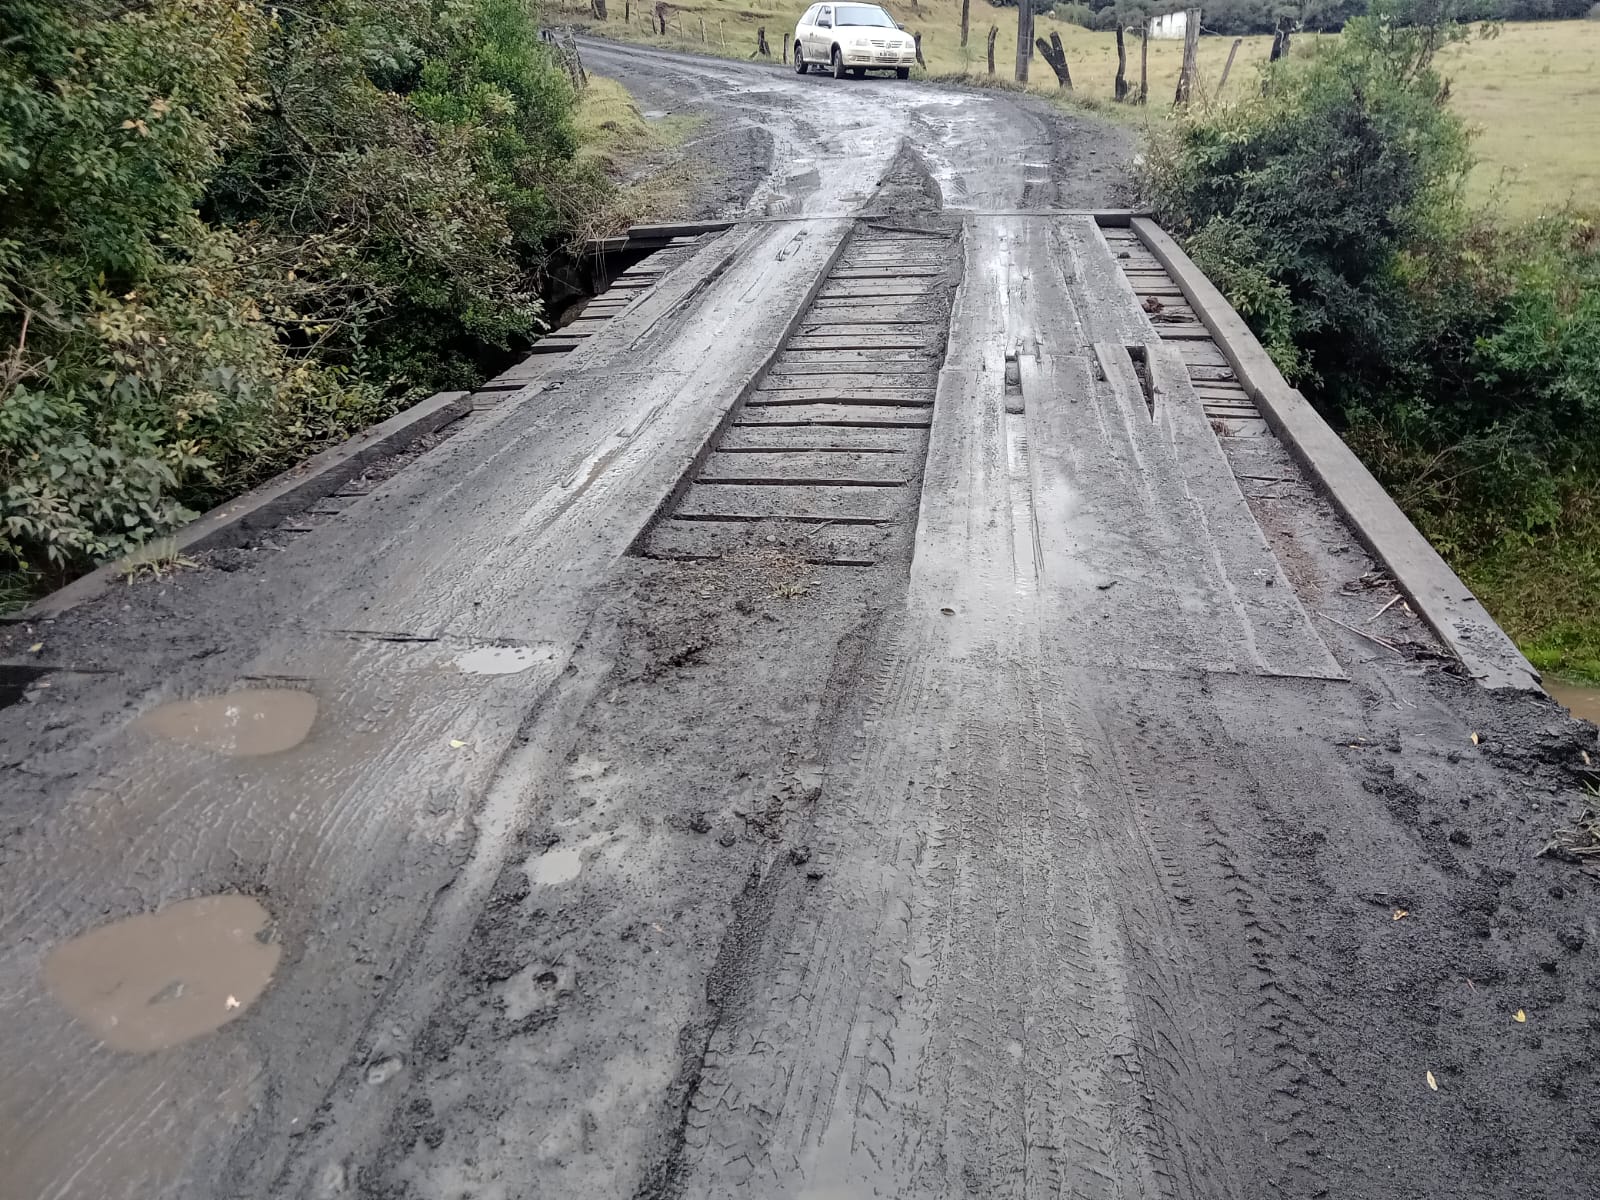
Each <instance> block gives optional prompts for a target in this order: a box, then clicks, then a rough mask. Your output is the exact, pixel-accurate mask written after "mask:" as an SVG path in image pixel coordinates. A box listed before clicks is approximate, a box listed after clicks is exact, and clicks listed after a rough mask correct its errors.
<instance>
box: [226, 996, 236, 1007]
mask: <svg viewBox="0 0 1600 1200" xmlns="http://www.w3.org/2000/svg"><path fill="white" fill-rule="evenodd" d="M223 1007H224V1008H238V1007H239V1001H238V998H237V997H234V996H229V997H228V999H227V1002H226V1003H225V1004H224V1005H223Z"/></svg>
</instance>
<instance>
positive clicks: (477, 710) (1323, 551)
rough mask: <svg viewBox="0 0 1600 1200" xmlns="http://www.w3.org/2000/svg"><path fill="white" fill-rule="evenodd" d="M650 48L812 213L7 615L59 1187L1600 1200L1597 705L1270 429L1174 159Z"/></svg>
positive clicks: (22, 1036) (17, 771)
mask: <svg viewBox="0 0 1600 1200" xmlns="http://www.w3.org/2000/svg"><path fill="white" fill-rule="evenodd" d="M586 57H587V60H588V62H589V66H590V68H591V69H592V70H597V71H600V72H602V73H604V74H608V75H612V76H614V77H616V78H619V79H620V80H622V82H624V83H625V84H627V85H628V86H629V87H630V88H632V89H635V91H636V94H638V95H639V96H640V97H641V99H642V101H643V102H644V104H645V105H646V107H651V108H659V109H678V108H682V107H685V106H689V105H694V106H696V107H698V108H699V109H700V110H702V111H704V112H706V113H708V114H709V115H710V120H709V122H708V124H707V125H706V127H705V128H704V130H703V131H702V133H701V135H700V139H701V140H700V141H699V142H698V143H696V144H695V145H693V146H691V148H690V152H691V153H696V154H700V155H703V161H704V163H705V165H706V185H705V187H704V188H703V189H702V193H701V200H700V203H701V205H702V208H703V209H704V211H706V212H707V213H712V212H722V213H724V214H728V213H732V212H733V211H734V210H737V211H738V215H748V216H752V217H756V218H760V219H759V220H753V221H748V222H744V223H741V224H740V225H739V226H738V227H736V228H735V229H733V230H731V231H729V232H728V233H726V234H723V235H721V236H719V237H715V238H706V239H704V240H703V241H702V242H701V243H700V244H698V245H697V246H696V247H695V248H694V249H693V251H692V253H691V254H688V255H686V259H687V261H684V262H682V263H681V264H680V265H678V266H676V267H675V268H674V269H673V270H672V271H671V272H670V273H668V274H666V275H664V276H663V277H662V278H661V279H660V280H659V281H658V282H656V283H654V284H653V285H652V286H651V287H650V288H649V289H648V290H647V291H646V292H645V293H644V294H642V295H641V296H640V297H639V298H638V299H637V300H635V301H633V302H632V303H631V304H629V305H628V306H626V308H625V309H624V310H623V311H621V312H620V313H619V315H617V316H615V317H614V318H612V319H611V321H610V322H609V323H608V324H607V325H606V327H605V329H604V331H603V332H600V333H598V334H596V335H595V336H594V337H592V338H591V339H590V340H589V342H588V343H587V344H585V345H584V346H583V347H582V349H581V350H579V351H576V352H574V354H573V355H572V357H571V358H570V359H569V360H567V361H566V362H564V363H562V364H561V365H560V366H559V367H557V368H555V369H553V370H552V372H551V373H550V374H549V375H548V376H546V378H545V379H543V380H542V381H540V382H539V383H536V384H535V385H534V386H532V387H531V388H529V389H528V390H527V391H526V392H524V393H521V394H519V395H517V396H515V397H512V398H511V399H509V400H506V401H505V402H504V403H501V404H499V405H498V406H496V407H493V408H485V409H484V410H483V411H481V412H478V413H475V414H474V415H473V417H472V418H471V419H469V420H468V421H466V422H464V423H463V426H462V428H461V429H460V431H459V432H457V433H455V435H454V436H453V437H450V438H449V439H448V440H445V441H443V442H442V444H440V445H438V446H437V447H435V448H433V449H432V450H430V451H428V452H427V453H426V454H424V455H422V456H421V457H419V458H417V459H416V460H415V461H414V462H411V463H409V464H408V465H406V466H404V468H403V469H401V470H398V471H397V472H396V473H394V474H392V475H391V476H389V477H388V478H387V479H383V480H380V481H375V482H374V483H373V484H372V485H371V486H370V488H369V489H365V490H362V491H361V492H360V494H354V493H352V494H351V495H350V496H348V497H346V498H344V499H343V500H342V501H341V502H340V503H339V504H338V505H336V506H334V507H335V508H336V509H337V511H336V512H334V511H332V510H330V513H329V514H328V515H327V516H326V517H325V518H320V519H312V518H311V517H308V518H306V519H304V520H297V521H291V522H286V523H285V525H284V526H283V527H282V528H280V529H279V530H276V531H274V532H272V533H270V534H268V535H264V536H263V537H262V538H261V539H260V540H259V541H258V542H257V543H256V544H255V545H253V546H252V547H250V548H248V549H246V550H243V551H227V552H220V553H218V554H215V555H212V556H209V557H208V558H207V559H206V560H205V561H204V562H203V563H202V564H201V565H200V566H199V567H198V568H195V569H188V570H181V571H177V572H175V573H172V574H169V575H165V576H163V577H161V578H158V579H154V580H150V579H147V580H144V581H141V582H138V583H137V584H135V585H133V586H130V587H126V588H121V587H119V588H118V589H116V590H115V591H113V592H112V593H110V594H108V595H107V596H105V597H103V598H101V599H100V600H97V601H95V602H93V603H91V604H88V605H85V606H83V607H81V608H78V609H76V610H74V611H72V612H71V613H69V614H67V615H65V616H62V617H61V618H59V619H57V620H55V621H53V622H50V623H43V622H37V623H31V624H28V625H25V626H15V627H12V628H11V629H9V630H8V631H6V633H5V640H4V643H3V645H0V653H3V655H4V656H5V660H6V661H7V662H25V663H28V664H32V665H34V666H43V667H48V668H50V669H51V671H50V673H49V674H45V675H42V676H40V677H39V678H38V679H37V680H36V681H35V682H34V683H33V684H32V685H31V686H29V687H28V688H27V689H26V690H25V691H22V692H21V694H20V695H18V697H17V698H16V702H14V703H11V704H10V705H8V706H7V707H4V708H0V767H3V768H4V770H5V781H6V782H5V790H4V796H3V800H0V817H3V824H0V838H3V841H0V934H3V938H0V946H3V951H0V953H3V959H0V1012H3V1015H4V1028H5V1031H6V1032H5V1037H4V1039H3V1043H0V1164H3V1166H0V1195H3V1196H4V1197H6V1200H11V1198H12V1197H17V1198H24V1197H25V1198H35V1197H39V1198H43V1197H50V1198H66V1197H93V1198H95V1200H99V1198H102V1197H104V1198H106V1200H122V1198H133V1197H151V1196H162V1197H192V1198H195V1200H211V1198H213V1197H222V1196H230V1197H232V1196H237V1197H256V1196H273V1197H295V1198H299V1197H335V1196H341V1195H343V1196H371V1197H417V1198H419V1200H421V1198H428V1200H433V1198H441V1200H442V1198H446V1197H448V1198H451V1200H454V1198H457V1197H467V1196H471V1197H478V1198H483V1200H490V1198H496V1200H497V1198H522V1197H579V1196H582V1197H590V1196H594V1197H656V1196H662V1197H665V1196H688V1197H702V1196H706V1197H710V1196H740V1197H754V1196H759V1197H779V1196H795V1197H799V1196H806V1197H824V1196H826V1197H867V1196H890V1195H893V1196H904V1197H932V1196H956V1195H961V1196H981V1197H988V1196H1018V1197H1023V1196H1027V1197H1032V1196H1045V1195H1049V1196H1072V1197H1102V1196H1103V1197H1132V1196H1161V1197H1173V1198H1179V1197H1182V1198H1184V1200H1190V1198H1206V1200H1209V1198H1212V1197H1218V1198H1220V1197H1238V1198H1245V1197H1259V1196H1283V1197H1310V1196H1329V1197H1337V1198H1339V1200H1347V1198H1359V1197H1374V1198H1377V1197H1383V1198H1392V1197H1412V1196H1415V1197H1425V1196H1426V1197H1436V1196H1450V1197H1483V1198H1486V1200H1487V1198H1490V1197H1493V1198H1495V1200H1501V1198H1505V1197H1519V1198H1520V1197H1569V1196H1570V1197H1589V1196H1593V1195H1595V1194H1597V1193H1600V1166H1597V1165H1596V1164H1597V1159H1596V1154H1595V1149H1596V1144H1597V1138H1600V1096H1597V1089H1596V1083H1595V1074H1594V1065H1593V1063H1594V1038H1595V1030H1596V1029H1597V1028H1600V1024H1597V1022H1600V972H1597V969H1596V951H1595V942H1596V938H1597V937H1600V928H1597V914H1600V906H1597V904H1596V891H1595V887H1596V881H1595V880H1594V879H1592V878H1590V877H1587V876H1585V875H1584V874H1583V873H1582V872H1581V871H1580V870H1579V868H1578V867H1577V866H1576V865H1573V864H1570V863H1566V862H1563V861H1561V860H1559V859H1556V858H1551V857H1536V856H1537V855H1538V852H1539V851H1540V849H1541V848H1542V847H1543V846H1544V845H1545V843H1546V841H1547V840H1548V839H1549V837H1550V834H1551V832H1552V830H1553V829H1555V828H1556V827H1557V826H1559V825H1560V824H1561V823H1562V821H1563V819H1564V817H1565V814H1566V813H1567V811H1568V810H1569V808H1570V807H1571V806H1572V805H1573V803H1574V802H1575V799H1576V796H1577V789H1578V784H1577V782H1576V780H1577V775H1576V774H1575V773H1574V771H1575V769H1576V768H1579V767H1581V765H1582V764H1583V762H1584V757H1585V755H1590V756H1592V755H1593V754H1594V753H1595V752H1596V751H1597V748H1596V747H1595V743H1594V731H1593V729H1592V728H1591V727H1585V726H1580V725H1578V724H1576V723H1574V722H1572V721H1570V720H1568V719H1567V718H1566V717H1565V715H1564V714H1563V713H1562V711H1561V710H1560V709H1559V708H1557V707H1556V706H1554V705H1553V704H1551V703H1550V702H1548V701H1546V700H1544V699H1543V698H1541V697H1537V696H1532V695H1528V694H1526V693H1491V692H1489V691H1486V690H1484V689H1483V688H1481V687H1479V686H1478V685H1476V684H1474V683H1472V682H1470V681H1467V680H1463V679H1461V678H1460V677H1459V676H1458V675H1457V674H1455V673H1452V672H1451V671H1450V670H1449V669H1448V665H1449V664H1448V663H1447V662H1446V661H1445V658H1444V656H1442V655H1441V654H1440V653H1439V648H1438V647H1437V646H1436V645H1435V644H1434V643H1433V642H1432V640H1431V638H1430V636H1429V635H1428V633H1427V631H1426V629H1425V627H1424V626H1423V625H1422V624H1421V623H1420V622H1419V621H1418V620H1416V619H1415V618H1414V617H1412V616H1411V615H1410V614H1409V613H1408V611H1407V609H1406V608H1405V606H1404V605H1401V604H1390V603H1389V602H1390V601H1391V600H1392V599H1393V597H1394V592H1393V589H1392V586H1391V585H1389V584H1388V583H1387V582H1386V580H1385V579H1384V578H1383V577H1382V575H1381V573H1380V572H1377V571H1375V569H1374V564H1373V563H1372V561H1371V560H1370V559H1369V558H1368V557H1367V555H1366V554H1365V552H1364V551H1363V550H1362V549H1361V547H1360V546H1359V545H1358V543H1357V542H1356V541H1355V539H1354V538H1353V537H1352V535H1351V534H1350V532H1349V530H1347V529H1346V528H1345V527H1344V526H1343V525H1342V524H1341V523H1340V521H1339V520H1338V519H1337V518H1336V517H1335V516H1334V514H1333V511H1332V510H1331V509H1330V507H1329V506H1328V505H1327V504H1326V503H1325V502H1324V501H1323V500H1322V499H1321V498H1320V497H1319V495H1318V494H1317V492H1316V491H1315V490H1314V489H1313V488H1312V487H1311V486H1310V485H1309V484H1308V482H1307V481H1306V479H1305V477H1304V476H1303V475H1302V473H1301V471H1300V468H1299V467H1298V466H1297V465H1296V464H1295V462H1294V461H1293V460H1292V459H1291V458H1290V457H1289V456H1288V454H1287V453H1285V452H1284V450H1283V449H1282V447H1281V446H1279V445H1278V444H1277V443H1276V441H1275V439H1274V438H1272V437H1271V436H1270V435H1268V434H1266V432H1265V430H1264V429H1257V428H1256V427H1257V426H1259V425H1260V422H1259V421H1257V420H1254V419H1253V418H1250V417H1248V416H1240V417H1237V418H1236V417H1229V416H1213V415H1211V414H1212V410H1211V409H1209V408H1207V407H1206V406H1205V401H1204V400H1203V398H1202V395H1201V393H1202V392H1204V391H1206V390H1207V386H1206V385H1207V381H1208V380H1210V379H1214V378H1216V377H1214V376H1208V375H1207V374H1206V372H1207V371H1209V370H1211V369H1212V368H1210V367H1209V366H1208V365H1207V363H1206V361H1205V359H1204V347H1200V350H1199V352H1197V353H1192V354H1189V355H1188V356H1187V357H1184V356H1180V354H1179V353H1178V352H1177V351H1176V350H1175V349H1173V348H1172V346H1171V345H1169V344H1164V343H1162V341H1161V339H1160V338H1158V337H1157V336H1156V335H1155V334H1154V333H1153V332H1152V329H1153V326H1152V324H1151V323H1150V322H1149V321H1148V320H1147V319H1146V318H1147V315H1148V314H1149V309H1148V308H1147V307H1146V308H1141V306H1140V305H1139V304H1138V303H1137V302H1136V300H1135V293H1134V292H1133V291H1132V290H1131V289H1130V287H1129V285H1128V284H1127V283H1126V282H1125V281H1124V279H1123V275H1122V274H1121V273H1120V272H1121V271H1123V270H1126V268H1119V265H1118V264H1119V261H1123V260H1119V259H1118V258H1117V257H1116V255H1117V254H1118V253H1122V252H1121V251H1113V250H1112V249H1111V246H1112V242H1111V241H1109V240H1108V238H1107V236H1106V235H1105V234H1104V233H1102V232H1101V231H1099V230H1098V229H1097V227H1096V226H1095V224H1094V222H1093V221H1092V220H1091V219H1088V218H1085V217H1082V216H1074V215H1071V210H1083V209H1089V208H1094V207H1102V206H1106V205H1109V204H1114V203H1115V202H1116V200H1117V198H1118V197H1117V195H1116V188H1117V186H1118V184H1119V182H1120V179H1121V170H1122V164H1123V162H1124V161H1125V157H1126V155H1127V153H1128V152H1129V145H1128V140H1127V138H1126V137H1125V136H1124V135H1122V134H1121V133H1119V132H1117V131H1114V130H1107V129H1104V128H1101V127H1098V126H1095V125H1093V124H1089V123H1086V122H1084V121H1081V120H1076V119H1073V118H1069V117H1066V116H1063V115H1061V114H1059V113H1056V112H1054V111H1052V110H1050V109H1049V108H1048V107H1047V106H1044V105H1042V104H1039V103H1038V102H1034V101H1027V100H1019V99H1016V98H1013V97H1009V96H1006V95H1003V94H986V93H981V94H980V93H962V92H953V91H942V90H937V89H933V88H928V87H922V86H917V85H906V84H898V83H895V82H893V81H884V82H872V81H868V82H865V83H858V82H835V81H833V80H831V79H825V78H821V77H810V76H808V77H804V78H800V77H796V76H794V75H792V74H784V73H781V72H780V71H779V70H778V69H775V68H768V67H759V66H753V65H752V66H741V65H737V64H727V63H716V64H710V63H704V62H698V61H696V60H693V59H688V58H681V57H678V56H672V55H660V54H653V53H650V52H648V51H643V50H640V49H638V48H633V47H629V48H627V49H625V50H624V49H608V48H601V47H590V48H588V49H587V50H586ZM868 327H870V329H869V328H868ZM864 330H865V332H864ZM1128 346H1134V347H1136V348H1138V347H1143V348H1144V349H1143V351H1142V352H1141V353H1140V354H1139V356H1137V357H1134V356H1130V355H1129V354H1128V353H1127V351H1126V347H1128ZM850 347H854V348H850ZM774 355H776V357H774ZM841 364H842V365H841ZM1218 402H1219V403H1220V402H1221V401H1218ZM1374 638H1377V639H1380V640H1377V641H1375V640H1373V639H1374Z"/></svg>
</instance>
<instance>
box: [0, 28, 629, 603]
mask: <svg viewBox="0 0 1600 1200" xmlns="http://www.w3.org/2000/svg"><path fill="white" fill-rule="evenodd" d="M572 102H573V96H572V92H571V88H570V84H569V83H568V82H567V79H566V77H565V74H564V72H563V71H561V70H560V69H559V68H558V67H557V66H556V65H555V64H554V63H552V62H551V61H550V60H549V58H548V57H547V54H546V51H545V49H544V47H542V46H541V45H540V43H539V41H538V36H537V28H536V25H535V22H534V19H533V14H532V11H531V9H530V6H529V4H528V3H527V0H302V2H299V3H296V4H294V5H287V6H283V7H282V8H272V7H270V6H267V5H259V6H258V5H254V4H247V3H219V2H218V0H5V3H4V5H3V7H0V338H3V341H0V577H3V576H5V575H6V574H7V573H8V572H9V573H12V574H15V573H16V572H18V571H21V572H23V573H26V574H29V575H37V574H39V573H40V572H43V573H45V574H47V575H49V576H50V577H52V578H59V577H60V576H61V575H63V574H65V573H68V572H70V571H73V570H78V569H81V568H82V567H84V566H86V565H88V564H90V563H92V562H93V561H95V560H97V559H102V558H105V557H108V556H113V555H119V554H122V553H125V552H126V551H128V550H129V549H130V548H132V547H133V546H135V545H137V544H138V543H139V542H140V541H142V540H144V539H146V538H148V537H150V536H152V535H155V534H159V533H163V532H165V531H167V530H170V529H171V528H172V527H173V526H174V525H176V524H177V523H179V522H180V521H182V520H184V519H186V518H187V517H188V516H189V515H190V513H191V512H192V511H193V510H194V509H195V508H200V507H204V506H207V505H209V504H211V503H214V502H217V501H219V500H221V499H222V498H224V497H226V496H227V495H230V494H233V493H235V492H237V491H238V490H239V489H240V488H242V487H245V486H248V485H249V484H250V483H253V482H254V481H256V480H258V479H260V478H262V477H263V476H265V475H267V474H270V473H271V472H272V471H274V470H278V469H281V468H282V467H284V466H286V465H288V464H289V463H290V462H293V461H295V460H296V459H298V458H299V457H302V456H303V455H304V454H306V453H307V452H309V451H310V450H313V449H315V448H317V447H318V446H320V445H323V444H325V443H326V442H328V441H330V440H333V439H336V438H339V437H342V436H345V435H348V434H349V433H350V432H353V431H354V430H355V429H358V428H360V427H362V426H364V425H367V424H370V423H371V422H372V421H373V420H376V419H379V418H381V417H382V416H384V415H386V414H387V413H388V412H390V411H392V410H393V408H394V406H395V404H396V403H398V402H399V400H400V399H402V398H403V397H406V396H408V395H412V394H415V393H417V392H420V391H423V390H425V389H428V388H431V387H436V386H441V385H443V384H445V383H447V382H457V381H460V382H467V381H469V380H475V379H476V378H481V373H482V364H483V363H484V362H485V360H486V359H487V358H488V357H489V356H491V355H492V354H493V352H494V350H495V349H496V348H503V347H507V346H512V345H515V344H517V343H518V342H519V341H526V340H527V339H528V338H529V337H530V336H531V335H532V334H533V333H534V332H535V331H536V330H537V328H538V324H539V315H540V314H539V305H538V301H537V292H538V287H539V283H540V271H541V269H542V268H543V266H544V265H545V263H546V256H547V255H548V253H549V247H550V244H551V242H552V241H553V240H554V239H556V238H558V237H559V236H560V235H561V233H562V231H563V230H564V229H566V228H568V227H570V225H571V224H572V220H573V216H574V213H575V212H577V211H579V210H581V209H582V208H583V207H585V206H586V205H587V204H589V203H590V202H592V200H593V199H594V197H595V196H596V194H597V193H598V192H599V190H600V189H601V188H602V187H603V184H602V182H601V180H600V176H599V174H598V172H597V171H593V170H589V169H587V168H583V167H579V166H577V165H575V164H574V162H573V157H574V150H575V137H574V134H573V131H572V124H571V117H570V112H571V106H572ZM4 590H5V591H6V593H7V594H8V595H14V593H15V587H14V586H13V585H12V584H7V585H6V588H5V589H4Z"/></svg>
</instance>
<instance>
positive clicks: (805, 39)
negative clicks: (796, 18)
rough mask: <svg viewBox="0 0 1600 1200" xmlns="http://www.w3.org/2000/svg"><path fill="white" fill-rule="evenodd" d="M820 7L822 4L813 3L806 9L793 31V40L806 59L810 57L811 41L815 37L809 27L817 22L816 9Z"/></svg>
mask: <svg viewBox="0 0 1600 1200" xmlns="http://www.w3.org/2000/svg"><path fill="white" fill-rule="evenodd" d="M821 7H822V5H820V4H813V5H812V6H811V7H810V8H808V9H806V11H805V15H804V16H802V17H801V18H800V24H799V27H798V28H796V29H795V31H794V37H795V41H797V42H799V43H800V47H801V49H803V50H804V51H805V57H806V58H807V59H809V58H810V57H811V42H812V39H813V38H814V37H815V35H814V34H813V33H812V31H811V27H812V26H813V25H815V24H816V23H817V10H818V9H819V8H821Z"/></svg>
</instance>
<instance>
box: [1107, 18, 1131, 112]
mask: <svg viewBox="0 0 1600 1200" xmlns="http://www.w3.org/2000/svg"><path fill="white" fill-rule="evenodd" d="M1111 98H1112V99H1113V100H1116V101H1117V102H1118V103H1119V104H1120V103H1121V102H1122V101H1124V100H1126V99H1127V98H1128V45H1127V42H1125V41H1124V40H1123V28H1122V22H1121V21H1118V22H1117V79H1116V82H1115V83H1113V84H1112V85H1111Z"/></svg>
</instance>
